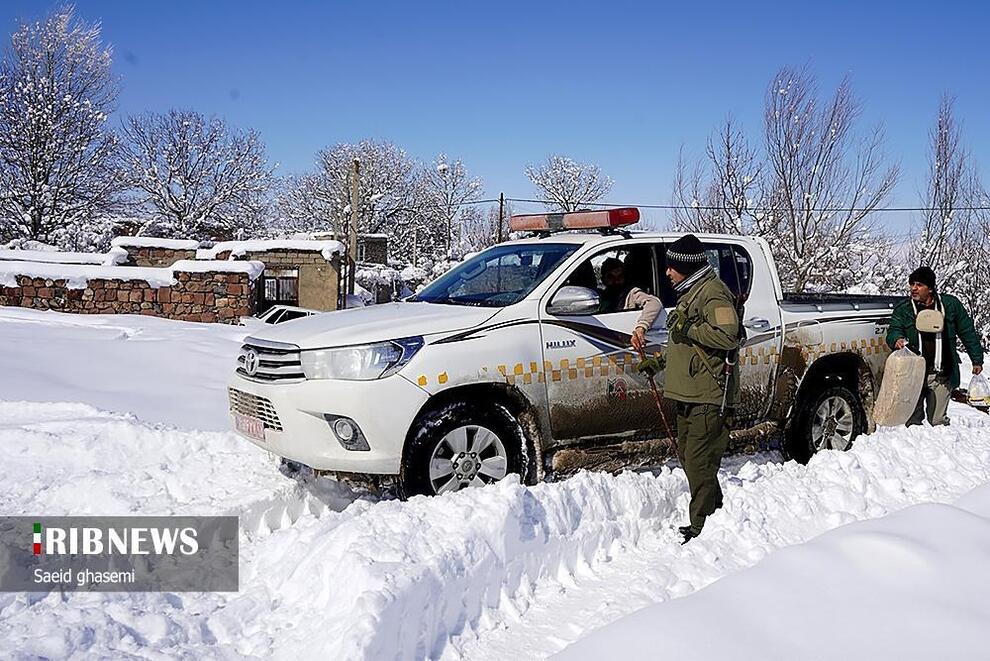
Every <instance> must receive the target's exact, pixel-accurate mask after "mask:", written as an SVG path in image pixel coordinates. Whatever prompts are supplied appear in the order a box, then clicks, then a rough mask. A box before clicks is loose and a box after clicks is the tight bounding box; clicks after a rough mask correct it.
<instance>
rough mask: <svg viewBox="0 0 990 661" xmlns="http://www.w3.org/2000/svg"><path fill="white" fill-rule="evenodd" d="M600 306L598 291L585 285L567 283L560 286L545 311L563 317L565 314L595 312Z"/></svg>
mask: <svg viewBox="0 0 990 661" xmlns="http://www.w3.org/2000/svg"><path fill="white" fill-rule="evenodd" d="M600 307H601V301H600V300H599V299H598V292H597V291H595V290H594V289H588V288H587V287H575V286H572V285H568V286H566V287H561V288H560V290H559V291H558V292H557V293H556V294H554V296H553V298H552V299H551V300H550V305H549V306H548V307H547V312H548V313H550V314H552V315H556V316H558V317H563V316H567V315H579V314H597V313H598V309H599V308H600Z"/></svg>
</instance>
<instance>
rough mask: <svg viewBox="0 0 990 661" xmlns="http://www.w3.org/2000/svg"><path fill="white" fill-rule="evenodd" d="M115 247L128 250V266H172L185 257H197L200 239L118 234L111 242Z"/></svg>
mask: <svg viewBox="0 0 990 661" xmlns="http://www.w3.org/2000/svg"><path fill="white" fill-rule="evenodd" d="M111 245H112V246H113V247H114V249H117V250H125V251H127V261H126V262H124V263H125V264H127V265H128V266H171V265H172V264H174V263H176V262H178V261H180V260H183V259H196V250H197V249H198V248H199V242H198V241H180V240H176V239H155V238H150V237H141V236H118V237H117V238H116V239H114V240H113V241H112V242H111Z"/></svg>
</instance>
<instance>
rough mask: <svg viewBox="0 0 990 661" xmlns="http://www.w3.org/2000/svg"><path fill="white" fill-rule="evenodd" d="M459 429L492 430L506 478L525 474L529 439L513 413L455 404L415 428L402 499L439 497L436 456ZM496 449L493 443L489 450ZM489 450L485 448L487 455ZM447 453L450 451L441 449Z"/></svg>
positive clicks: (499, 407) (403, 473) (407, 452)
mask: <svg viewBox="0 0 990 661" xmlns="http://www.w3.org/2000/svg"><path fill="white" fill-rule="evenodd" d="M459 427H468V428H469V429H470V428H474V427H483V428H485V429H488V430H491V432H492V433H493V434H494V435H495V436H496V437H497V438H498V440H499V441H500V442H501V444H502V447H503V448H504V450H505V464H506V473H505V474H506V475H509V474H511V473H515V474H517V475H521V474H522V468H523V464H524V462H523V456H524V448H525V447H526V437H525V435H524V434H523V430H522V427H520V425H519V422H518V421H517V420H516V418H515V417H514V416H513V415H512V413H510V412H509V410H508V409H506V408H505V407H504V406H502V405H501V404H498V403H492V404H487V405H484V406H482V405H478V404H473V403H469V402H453V403H450V404H447V405H445V406H441V407H439V408H435V409H431V410H428V411H426V412H425V413H423V414H421V415H420V416H419V418H417V419H416V422H415V423H414V424H413V432H412V438H411V439H410V440H409V441H408V442H407V444H406V448H405V450H404V451H403V453H402V464H401V466H400V468H399V496H400V497H401V498H402V499H406V498H409V497H411V496H417V495H429V496H432V495H435V494H436V493H437V487H436V486H435V485H434V483H433V482H432V481H431V480H430V462H431V459H432V457H433V452H434V450H435V449H437V447H438V445H440V443H441V441H442V439H443V438H444V437H445V436H446V435H447V434H448V433H450V432H452V431H454V430H456V429H458V428H459ZM469 433H470V432H469ZM494 445H495V444H494V443H492V444H491V445H490V446H489V448H491V447H493V446H494ZM489 448H486V452H487V451H488V449H489ZM445 449H447V448H441V450H445ZM481 458H484V457H481ZM482 477H484V476H482ZM485 479H486V480H487V479H488V478H485ZM458 488H460V487H458Z"/></svg>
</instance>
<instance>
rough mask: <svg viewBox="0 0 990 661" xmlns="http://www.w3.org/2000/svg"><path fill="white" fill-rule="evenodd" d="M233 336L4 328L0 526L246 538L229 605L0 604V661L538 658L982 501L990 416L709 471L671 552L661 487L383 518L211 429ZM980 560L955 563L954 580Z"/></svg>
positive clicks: (654, 478)
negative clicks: (11, 520)
mask: <svg viewBox="0 0 990 661" xmlns="http://www.w3.org/2000/svg"><path fill="white" fill-rule="evenodd" d="M243 334H244V330H243V329H238V328H231V327H227V326H219V325H207V324H184V323H181V322H171V321H165V320H159V319H151V318H145V317H127V316H113V317H79V316H72V315H62V314H56V313H39V312H32V311H18V310H10V309H0V339H2V341H0V351H2V352H3V353H2V354H0V361H2V364H3V365H4V369H5V372H4V378H3V379H2V380H0V399H3V400H7V401H6V402H5V403H2V404H0V465H3V466H4V467H10V469H9V470H6V471H5V472H4V475H5V479H4V480H3V481H2V482H0V513H3V514H46V515H57V514H66V513H73V514H124V513H129V514H133V513H141V514H149V515H150V514H173V513H182V514H193V513H195V514H206V513H216V514H237V515H239V516H240V517H241V528H242V540H241V542H242V543H241V590H240V592H238V593H205V594H204V593H180V594H112V593H108V594H67V595H65V596H64V597H63V596H61V595H55V594H50V595H44V596H42V595H26V594H0V657H4V658H6V657H14V658H27V657H33V656H47V657H52V658H62V657H67V656H79V657H83V656H86V657H118V656H121V655H134V656H139V657H149V658H161V657H165V656H169V657H171V656H187V657H225V658H239V657H264V658H269V657H275V658H293V659H300V658H302V659H308V658H376V659H377V658H422V657H434V658H459V657H464V658H472V659H475V658H478V659H486V658H488V659H504V658H516V659H528V658H543V657H546V656H548V655H551V654H553V653H556V652H559V651H561V650H562V649H564V648H565V647H566V646H567V645H568V644H570V643H573V642H574V641H578V640H580V639H581V638H583V637H585V636H588V634H589V633H590V632H591V631H592V630H593V629H595V628H598V627H602V626H603V625H607V624H609V623H610V622H614V621H616V620H620V618H622V617H623V616H625V615H628V614H630V613H632V612H634V611H636V610H638V609H640V608H644V607H647V606H651V605H653V604H656V603H658V602H665V601H670V604H667V605H669V606H675V605H677V604H678V603H679V602H680V601H683V602H684V603H685V604H688V606H685V608H690V605H689V604H690V603H691V602H690V601H689V600H688V599H685V600H676V599H675V598H677V597H683V596H686V595H689V594H691V593H694V592H697V595H695V596H696V597H697V598H698V599H704V598H706V597H705V595H706V593H709V592H710V591H709V590H702V588H705V587H706V586H709V585H711V584H712V583H713V582H715V581H717V580H718V579H724V580H725V581H729V580H733V578H742V577H743V576H745V574H743V573H740V570H744V569H746V568H749V567H752V566H753V565H756V564H757V563H759V562H760V561H761V560H764V559H766V562H767V563H769V562H772V561H773V560H774V558H775V557H776V556H777V554H778V553H779V552H778V551H777V550H778V549H780V548H781V547H785V546H790V545H795V544H801V543H804V542H807V541H808V540H811V539H813V538H815V537H816V536H818V535H820V534H821V533H824V532H827V531H829V530H832V529H834V528H837V527H839V526H842V525H843V524H847V523H853V522H856V521H859V520H864V519H876V518H878V517H883V516H885V515H888V514H890V513H891V512H896V511H898V510H902V509H904V508H906V507H908V506H911V505H914V504H918V503H947V502H952V501H953V500H955V499H957V498H959V497H960V496H961V495H962V494H964V493H966V492H967V491H970V490H971V489H974V488H976V487H978V486H980V485H982V484H985V483H987V482H990V426H988V424H990V418H988V417H987V416H984V415H982V414H979V413H977V412H975V411H973V410H971V409H968V408H966V407H962V406H955V405H953V409H952V415H953V426H952V427H948V428H940V429H931V428H914V429H911V430H903V429H899V430H881V431H879V432H877V433H876V434H873V435H871V436H869V437H865V438H862V439H860V441H859V442H858V443H857V445H856V447H855V448H854V449H853V450H852V451H850V452H848V453H837V452H827V453H823V454H821V455H819V456H817V457H815V458H814V460H813V461H812V462H811V463H810V464H809V465H808V466H807V467H805V466H800V465H797V464H794V463H780V461H779V458H778V457H776V456H774V455H764V456H760V457H743V458H734V459H732V460H730V461H727V462H726V464H725V467H724V470H723V473H722V476H721V478H722V482H723V485H724V488H725V503H726V505H725V507H724V509H723V510H721V511H719V512H717V513H716V514H715V515H714V516H713V517H712V518H711V519H710V523H709V525H708V527H707V528H706V530H705V532H704V534H703V535H702V537H701V538H699V539H697V540H694V541H693V542H692V543H691V544H689V545H688V546H680V545H679V544H677V538H676V534H675V532H674V529H673V526H675V525H677V524H679V523H682V522H683V521H684V520H686V508H687V499H688V498H687V492H686V483H685V480H684V476H683V472H682V471H681V470H680V469H679V468H674V469H671V468H663V469H661V470H659V471H657V472H656V474H652V473H624V474H622V475H619V476H614V477H613V476H608V475H601V474H589V473H582V474H580V475H578V476H576V477H574V478H572V479H569V480H567V481H564V482H560V483H555V484H542V485H538V486H536V487H532V488H525V487H523V486H521V485H519V484H518V482H517V481H515V480H513V479H509V480H506V481H504V482H502V483H500V484H498V485H494V486H492V487H489V488H486V489H482V490H469V491H465V492H460V493H455V494H450V495H447V496H443V497H438V498H415V499H412V500H411V501H409V502H407V503H401V502H396V501H383V502H378V501H376V500H375V499H374V498H370V497H368V496H367V495H362V494H361V493H358V492H354V491H352V490H350V489H348V488H346V487H344V486H343V485H340V484H337V483H335V482H333V481H330V480H326V479H320V480H313V479H310V478H305V479H290V478H287V477H284V476H283V475H281V474H280V473H279V472H278V471H277V470H276V468H275V463H274V461H273V460H272V458H270V457H268V456H267V455H266V454H265V453H264V452H262V451H260V450H258V449H257V448H255V447H254V446H253V445H251V444H249V443H246V442H242V441H240V440H239V439H238V438H236V437H235V436H234V435H233V434H231V433H230V432H229V431H226V427H227V423H226V413H225V411H226V402H225V397H224V381H225V380H226V378H227V376H228V374H229V371H230V369H232V366H233V361H234V356H235V355H236V350H237V347H238V345H239V342H240V339H241V337H242V336H243ZM36 402H47V403H36ZM974 498H975V496H974ZM882 521H883V520H881V521H879V522H876V523H877V524H878V525H883V523H882ZM840 533H841V531H840ZM949 534H952V533H951V531H950V533H949ZM973 539H977V538H976V537H974V538H973ZM821 541H822V540H819V542H821ZM822 543H825V544H826V546H825V547H824V548H830V547H828V546H827V544H828V543H831V542H827V540H826V542H822ZM815 544H817V542H816V543H815ZM840 545H841V544H840ZM853 546H855V544H853ZM895 547H896V545H888V546H883V545H875V546H874V547H871V548H872V552H873V554H874V555H875V556H876V557H877V558H878V559H877V560H874V561H873V562H874V563H880V562H881V560H880V559H879V558H882V556H883V554H884V553H885V552H886V551H890V553H891V557H892V560H891V562H894V561H896V560H897V558H898V557H899V556H898V555H897V553H898V551H897V549H896V548H895ZM801 548H802V547H796V548H794V549H791V551H796V552H798V553H802V551H801ZM817 548H818V547H815V546H814V544H813V545H812V546H810V547H809V549H810V550H808V551H807V553H809V554H812V555H813V554H816V553H820V552H821V551H820V550H816V549H817ZM933 548H934V547H933ZM891 549H893V550H891ZM936 551H937V549H936ZM850 557H852V556H850ZM979 557H981V556H978V555H977V554H966V553H961V554H959V555H958V556H951V558H952V561H953V562H955V563H956V565H957V566H958V567H959V571H960V572H963V571H966V563H968V562H973V561H974V560H976V559H978V558H979ZM891 566H893V565H891ZM785 569H786V567H785ZM867 569H869V567H867ZM980 569H983V567H982V566H981V567H980ZM754 571H760V569H759V568H758V569H757V570H754ZM780 572H783V570H771V572H770V573H771V574H772V575H771V576H770V578H769V579H768V580H769V581H770V583H771V584H773V582H774V577H775V576H777V574H778V573H780ZM868 573H870V574H871V575H872V576H874V577H875V578H876V579H877V580H878V581H880V579H882V576H880V575H879V574H877V572H875V571H874V572H868ZM718 585H720V583H715V584H714V585H713V586H712V588H715V587H717V586H718ZM699 590H702V591H701V592H698V591H699ZM732 594H736V593H735V592H734V591H732ZM737 596H738V595H737ZM691 598H692V599H693V598H694V597H691ZM795 598H796V597H795ZM672 599H675V600H674V601H671V600H672ZM713 599H714V600H715V601H717V602H718V603H719V604H722V605H723V607H724V604H723V602H722V601H721V600H720V599H718V598H717V595H716V597H715V598H713ZM944 600H945V603H946V608H952V609H956V610H958V611H960V612H963V613H965V614H968V616H970V617H974V616H978V615H979V613H980V612H981V611H979V610H978V609H977V608H976V607H974V606H973V604H971V603H970V600H969V597H968V595H967V594H957V595H952V594H947V595H945V596H944ZM713 607H714V606H713ZM847 607H849V608H853V609H857V608H859V605H858V604H856V603H849V604H847ZM757 615H758V612H757V611H756V609H754V611H753V613H752V614H751V617H753V618H756V616H757ZM853 619H854V621H853V625H855V624H856V623H857V622H858V623H860V624H861V626H868V625H869V624H870V622H869V620H868V619H867V618H865V617H863V618H859V619H856V618H853ZM620 621H621V620H620ZM895 624H896V623H895ZM616 626H619V625H616ZM727 626H729V625H727ZM608 631H609V630H608V629H603V630H602V631H601V635H606V634H607V633H608ZM729 631H731V632H732V635H733V636H737V637H738V638H739V641H738V642H739V649H740V650H743V651H744V650H746V649H748V648H746V647H745V643H746V642H747V641H746V640H745V635H746V633H745V631H743V630H742V628H741V627H738V628H730V629H729ZM776 633H777V635H784V636H789V634H787V633H786V632H785V633H783V634H781V633H780V632H776ZM592 635H593V636H594V635H595V634H592ZM589 640H592V639H590V638H589ZM752 640H754V641H758V640H759V638H758V635H757V634H756V633H754V634H753V638H752ZM787 640H788V641H789V643H790V644H795V645H797V644H800V639H799V638H797V637H796V635H795V636H794V637H788V638H787ZM589 644H590V643H589ZM579 649H580V648H579V647H575V648H574V650H575V653H577V650H579ZM793 649H798V650H800V649H803V648H801V647H797V648H793ZM656 651H657V653H658V654H659V653H661V652H663V649H659V650H656ZM672 658H684V657H683V656H674V657H672ZM712 658H724V656H722V657H718V656H715V657H712Z"/></svg>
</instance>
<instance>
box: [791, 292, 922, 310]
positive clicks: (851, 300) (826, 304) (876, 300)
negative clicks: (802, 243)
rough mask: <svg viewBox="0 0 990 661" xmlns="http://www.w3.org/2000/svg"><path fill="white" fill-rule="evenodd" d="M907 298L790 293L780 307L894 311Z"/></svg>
mask: <svg viewBox="0 0 990 661" xmlns="http://www.w3.org/2000/svg"><path fill="white" fill-rule="evenodd" d="M905 298H906V297H905V296H889V295H874V294H831V293H827V294H823V293H817V292H801V293H797V292H789V293H785V294H784V298H783V300H781V302H780V305H781V307H782V308H784V309H786V310H790V311H793V312H799V311H806V310H807V311H810V310H815V311H819V312H825V311H834V310H879V309H893V308H894V306H896V305H897V304H898V303H900V302H901V301H903V300H904V299H905Z"/></svg>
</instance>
